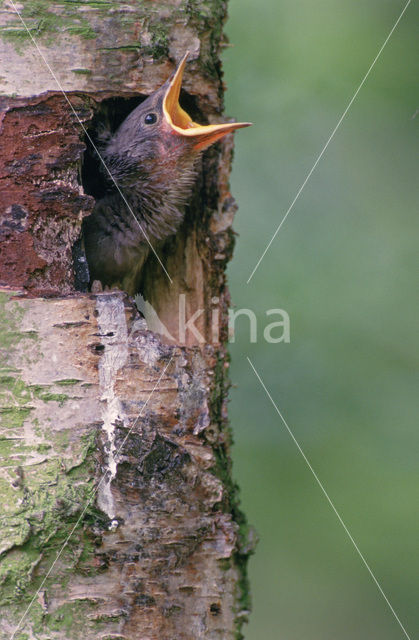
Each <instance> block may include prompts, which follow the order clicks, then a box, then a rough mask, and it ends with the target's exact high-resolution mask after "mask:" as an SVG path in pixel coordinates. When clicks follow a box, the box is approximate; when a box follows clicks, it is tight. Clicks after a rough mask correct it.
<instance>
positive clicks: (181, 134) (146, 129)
mask: <svg viewBox="0 0 419 640" xmlns="http://www.w3.org/2000/svg"><path fill="white" fill-rule="evenodd" d="M187 57H188V53H186V55H185V56H184V57H183V59H182V60H181V62H180V63H179V65H178V67H177V69H176V71H175V72H174V74H173V75H172V76H171V77H170V78H169V79H168V80H167V81H166V82H165V83H164V84H163V85H162V86H161V87H160V88H159V89H157V90H156V91H155V92H154V93H152V94H151V95H150V96H149V97H148V98H146V100H144V101H143V102H142V103H141V104H140V105H139V106H138V107H137V108H136V109H134V110H133V111H132V112H131V113H130V114H129V116H128V117H127V118H126V119H125V120H124V122H123V123H122V124H121V126H120V127H119V129H118V130H117V132H116V133H115V135H114V136H113V138H112V139H111V140H110V142H109V144H108V146H107V148H106V155H107V156H111V155H114V154H115V155H118V156H120V157H121V156H123V158H124V159H125V161H126V163H127V165H128V164H132V161H134V162H135V161H138V162H140V163H142V164H143V163H145V162H151V163H152V164H154V163H155V164H156V165H157V166H161V165H162V164H163V165H166V166H167V168H169V167H170V166H173V168H174V165H176V163H177V162H180V164H183V162H182V161H184V160H185V158H187V157H190V158H192V159H193V158H194V156H197V155H198V154H199V152H201V151H203V150H204V149H206V148H207V147H209V146H210V145H211V144H213V143H214V142H216V141H217V140H219V139H220V138H222V137H223V136H225V135H226V134H228V133H231V132H232V131H235V130H236V129H240V128H242V127H248V126H249V125H250V124H251V123H250V122H227V123H223V124H209V125H200V124H197V123H196V122H194V121H193V120H192V118H191V116H190V115H189V114H188V113H187V112H186V111H185V110H184V109H182V107H181V106H180V104H179V95H180V90H181V85H182V78H183V72H184V69H185V65H186V60H187ZM121 159H122V158H121Z"/></svg>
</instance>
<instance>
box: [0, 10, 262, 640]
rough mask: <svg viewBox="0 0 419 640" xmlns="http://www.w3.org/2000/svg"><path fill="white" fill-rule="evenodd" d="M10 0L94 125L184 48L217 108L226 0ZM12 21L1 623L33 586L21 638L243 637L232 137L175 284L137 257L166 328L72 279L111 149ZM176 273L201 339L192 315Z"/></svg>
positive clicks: (168, 252)
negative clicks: (93, 146)
mask: <svg viewBox="0 0 419 640" xmlns="http://www.w3.org/2000/svg"><path fill="white" fill-rule="evenodd" d="M17 6H18V8H19V10H21V11H22V15H23V18H24V19H25V21H27V23H28V26H29V27H30V29H31V33H32V34H33V36H34V37H35V38H36V40H37V43H38V44H39V46H40V48H41V50H42V53H43V54H44V55H45V58H46V60H47V61H48V63H49V64H50V66H51V67H52V68H53V70H54V72H55V74H56V76H57V78H58V79H59V81H60V83H61V85H62V87H63V88H64V89H65V91H66V92H68V95H69V99H70V100H71V103H72V105H73V108H74V109H75V111H76V113H77V115H78V117H79V118H80V119H81V121H82V122H83V123H84V125H85V126H86V128H88V129H89V131H90V132H91V135H93V136H95V134H96V132H97V130H98V127H99V125H100V123H101V121H105V120H108V121H109V122H110V123H111V126H116V125H117V124H118V122H119V121H120V120H121V119H122V118H123V117H124V116H125V115H126V114H127V113H128V112H129V110H130V109H131V108H132V107H133V106H135V105H136V104H138V101H139V99H140V98H141V97H144V96H145V95H146V94H149V93H150V92H151V91H153V90H154V89H156V88H157V87H158V86H159V85H160V84H161V83H162V82H163V81H164V80H165V79H166V78H167V76H168V75H169V73H170V72H171V71H172V70H173V68H174V65H175V63H176V61H178V60H179V59H180V57H181V56H182V55H183V53H184V52H185V50H186V49H189V50H190V51H191V62H190V63H189V64H188V70H187V73H186V75H185V80H184V88H185V93H184V95H183V100H184V103H185V105H187V107H188V110H189V111H191V112H192V115H193V116H194V117H195V119H198V120H200V121H201V122H205V121H216V120H217V118H218V117H219V114H220V113H221V111H222V81H221V72H220V64H219V57H218V55H219V49H220V45H221V42H222V24H223V20H224V17H225V3H224V2H221V1H216V0H211V1H209V0H208V1H206V2H204V1H196V2H194V1H192V0H190V1H186V0H173V1H172V2H169V1H168V2H161V3H154V2H144V3H139V2H134V1H132V0H131V1H128V2H125V3H123V4H121V3H114V2H105V1H104V0H95V1H94V2H93V1H92V2H90V1H89V0H86V1H85V2H64V1H63V2H62V3H50V2H47V1H39V0H38V1H37V2H29V1H27V2H23V3H19V4H18V5H17ZM0 23H1V24H0V57H1V59H2V60H7V64H3V65H2V70H1V77H0V89H1V93H2V97H1V98H0V100H1V107H2V110H1V113H0V118H1V120H0V147H1V150H2V152H1V159H0V192H1V194H2V195H1V201H0V239H1V247H0V284H1V285H2V286H3V288H2V290H1V291H0V429H1V430H0V447H1V464H2V466H1V473H0V495H1V503H2V505H3V506H2V507H1V510H0V536H1V537H0V638H2V639H3V638H4V639H6V638H7V639H9V638H10V637H11V635H12V633H13V632H14V631H15V629H16V627H17V625H18V623H19V621H20V620H21V618H22V616H23V614H24V613H25V611H26V610H27V607H28V605H29V603H30V602H31V600H32V598H33V597H34V595H35V594H36V598H35V600H34V602H33V604H32V606H31V607H30V609H29V611H28V612H27V614H26V617H25V619H24V620H23V621H22V623H21V624H20V625H19V628H18V630H17V631H16V634H15V636H14V637H15V638H19V639H20V640H24V639H25V640H26V639H29V638H36V639H40V640H41V639H45V640H46V639H47V638H48V639H52V638H57V639H63V638H66V639H68V640H72V639H73V638H74V639H75V638H84V639H89V638H92V639H93V638H95V639H96V638H102V640H105V639H108V640H111V639H113V640H116V639H121V640H122V639H123V638H124V639H129V640H131V639H132V640H134V639H140V640H174V639H175V638H176V639H177V640H181V639H182V640H196V639H200V638H208V639H211V640H215V639H217V640H221V639H233V638H240V637H241V634H240V628H241V624H242V622H243V620H244V619H245V615H246V610H247V608H248V607H247V585H246V577H245V575H246V574H245V565H246V556H247V553H248V552H249V550H250V543H249V540H248V535H247V532H246V525H245V522H244V520H243V517H242V515H241V513H240V511H239V510H238V508H237V497H236V492H235V487H234V485H233V483H232V480H231V469H230V462H229V446H230V433H229V429H228V426H227V422H226V420H227V414H226V394H227V389H228V380H227V374H226V372H227V369H228V356H227V353H226V348H225V340H226V318H225V313H226V309H227V306H228V303H229V298H228V291H227V289H226V286H225V273H224V270H225V265H226V262H227V261H228V259H229V258H230V256H231V251H232V246H233V233H232V231H231V222H232V218H233V215H234V211H235V206H234V201H233V200H232V198H231V196H230V194H229V191H228V173H229V164H230V156H231V149H232V141H231V140H227V141H226V142H225V143H223V144H222V145H217V147H215V148H213V149H210V150H209V151H208V152H207V153H206V154H205V156H204V158H203V163H202V165H203V166H202V171H201V174H200V177H199V179H198V181H197V187H196V190H195V193H194V196H193V199H192V201H191V204H190V206H189V207H188V211H187V214H186V218H185V222H184V224H183V226H182V228H181V229H180V231H179V233H178V234H177V236H176V237H174V238H172V239H171V240H170V241H169V242H168V243H167V245H166V246H165V247H163V248H162V250H161V257H162V259H163V261H164V263H165V266H166V268H167V270H168V271H169V273H170V275H171V277H172V280H173V282H172V284H170V282H169V281H168V279H167V277H166V276H165V274H164V272H163V271H162V269H161V267H160V265H158V263H156V261H155V260H153V259H151V260H150V261H149V263H148V264H147V265H146V268H145V271H144V279H143V285H142V294H143V296H144V298H145V299H146V300H147V301H148V303H151V305H152V307H153V308H154V309H155V311H156V312H157V313H158V315H159V318H160V320H161V321H162V322H164V324H165V325H166V327H167V328H168V330H169V332H170V333H171V335H172V336H173V337H174V340H172V341H171V342H172V344H167V337H166V338H162V337H161V336H160V335H158V334H156V333H155V332H152V331H151V330H150V325H149V326H148V327H147V325H146V323H145V320H144V319H143V318H142V317H141V316H140V314H139V313H138V311H137V310H136V308H135V306H134V305H133V302H132V300H130V299H129V298H128V297H127V296H126V295H125V294H124V293H122V292H112V293H103V294H96V295H93V294H92V295H90V294H82V293H77V292H76V291H75V290H74V289H75V285H74V282H75V280H74V269H73V262H72V249H73V245H74V242H75V241H76V240H77V238H78V237H79V234H80V227H81V221H82V219H83V217H84V216H85V215H88V214H89V213H90V212H91V210H92V208H93V204H94V199H93V197H92V196H91V195H89V194H91V193H93V192H94V189H93V188H92V184H93V182H94V179H92V178H91V175H92V172H93V174H94V172H95V166H94V163H95V162H96V161H95V159H94V157H93V155H92V154H91V153H90V152H89V150H86V144H85V143H86V140H85V136H84V132H83V130H82V129H81V127H80V124H79V123H78V122H77V119H76V118H75V116H74V114H73V113H72V111H71V109H70V107H69V104H68V102H67V101H66V99H65V97H64V96H63V95H62V93H60V91H59V89H58V88H57V86H56V83H55V81H54V79H53V78H52V76H51V73H50V72H49V71H48V69H47V67H46V66H45V63H44V62H43V61H42V58H40V56H39V54H38V52H37V51H36V49H35V48H34V46H33V44H32V43H31V42H30V41H29V40H28V38H27V37H26V36H25V32H24V31H23V27H22V25H21V23H20V22H19V19H18V18H17V16H16V15H15V14H14V12H13V10H12V8H11V6H10V5H9V4H8V3H7V2H3V3H2V4H0ZM89 154H90V155H89ZM83 167H84V168H83ZM179 294H184V296H185V297H184V298H182V301H183V302H182V304H184V306H185V311H186V320H188V318H190V317H191V316H192V315H193V314H194V313H195V312H197V311H198V312H199V318H198V320H197V321H196V322H195V326H196V327H197V329H198V330H199V332H200V334H201V336H202V338H203V339H201V337H200V335H198V334H197V332H193V331H190V330H187V331H186V333H185V334H184V335H183V334H182V331H179V315H182V314H183V310H182V311H180V310H179V309H180V305H179ZM150 308H151V307H150ZM145 315H146V317H147V313H145ZM73 529H74V530H73ZM70 534H71V537H70V538H69V541H68V543H67V544H66V545H65V546H64V547H63V544H64V542H65V541H66V539H67V537H68V536H69V535H70ZM60 549H62V552H61V553H60V554H59V555H58V559H57V560H56V563H55V565H54V567H53V569H52V571H51V573H50V574H49V575H48V577H47V579H46V581H45V583H43V580H44V578H45V576H46V575H47V572H48V570H49V568H50V567H51V565H52V563H53V562H54V560H55V558H57V553H59V552H60ZM41 585H42V588H41V589H40V591H39V593H37V590H38V589H39V587H40V586H41Z"/></svg>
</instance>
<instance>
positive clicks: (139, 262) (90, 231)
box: [79, 53, 251, 296]
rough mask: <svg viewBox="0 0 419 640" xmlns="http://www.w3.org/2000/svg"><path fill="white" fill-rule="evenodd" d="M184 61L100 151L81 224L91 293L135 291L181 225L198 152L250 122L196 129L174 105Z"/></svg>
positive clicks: (186, 114)
mask: <svg viewBox="0 0 419 640" xmlns="http://www.w3.org/2000/svg"><path fill="white" fill-rule="evenodd" d="M187 58H188V53H186V54H185V55H184V57H183V58H182V60H181V61H180V63H179V65H178V66H177V68H176V70H175V72H174V73H173V74H172V76H170V77H169V78H168V79H167V80H166V82H165V83H164V84H163V85H162V86H161V87H160V88H159V89H157V90H156V91H154V93H152V94H151V95H149V96H148V97H147V98H146V99H145V100H144V101H143V102H141V103H140V104H139V105H138V106H137V107H136V108H135V109H134V110H133V111H131V113H130V114H129V115H128V116H127V117H126V119H125V120H124V121H123V122H122V124H121V125H120V126H119V128H118V129H117V130H116V132H115V133H114V135H113V136H111V137H110V138H109V139H108V141H107V142H106V144H105V145H104V147H103V149H102V159H103V164H104V166H105V167H106V172H107V173H108V174H109V175H108V178H110V181H109V180H108V182H109V187H110V188H108V189H107V190H106V193H105V194H104V196H103V197H101V198H99V199H97V200H96V203H95V206H94V208H93V211H92V213H91V215H89V216H87V217H86V218H85V219H84V221H83V225H82V237H83V242H84V251H85V255H86V259H87V266H88V272H89V275H88V279H89V280H90V286H91V290H92V291H94V290H95V287H96V290H99V291H100V290H101V289H102V290H103V289H107V288H109V289H114V288H118V289H122V290H123V291H125V292H127V293H128V294H129V295H132V296H134V295H135V294H136V293H138V287H139V281H140V277H141V271H142V268H143V266H144V263H145V261H146V260H147V258H148V256H149V254H150V252H153V251H154V252H155V246H157V245H159V243H161V242H162V241H164V240H166V239H167V238H168V237H169V236H171V235H173V234H175V233H176V231H177V229H178V228H179V225H180V224H181V222H182V220H183V217H184V211H185V205H186V204H187V202H188V198H189V197H190V195H191V192H192V188H193V185H194V183H195V181H196V176H197V163H198V159H199V157H200V156H201V154H202V152H203V151H204V150H205V149H206V148H207V147H209V146H210V145H212V144H213V143H214V142H216V141H217V140H220V138H222V137H223V136H225V135H226V134H228V133H230V132H232V131H235V130H236V129H240V128H242V127H247V126H249V125H250V124H251V123H250V122H225V123H223V124H209V125H200V124H197V123H196V122H194V121H193V120H192V118H191V116H190V115H189V114H188V113H187V112H186V111H185V110H184V109H183V108H182V107H181V106H180V104H179V95H180V90H181V85H182V78H183V74H184V70H185V65H186V61H187ZM79 259H80V258H79ZM81 260H83V258H81ZM97 287H99V288H98V289H97Z"/></svg>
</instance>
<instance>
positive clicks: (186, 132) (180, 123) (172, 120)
mask: <svg viewBox="0 0 419 640" xmlns="http://www.w3.org/2000/svg"><path fill="white" fill-rule="evenodd" d="M188 55H189V53H188V52H187V53H186V54H185V55H184V56H183V58H182V60H181V62H180V63H179V66H178V68H177V69H176V72H175V74H174V75H173V77H172V79H171V80H170V82H169V86H168V88H167V91H166V94H165V96H164V98H163V113H164V116H165V118H166V121H167V122H168V123H169V125H170V126H171V128H172V130H173V131H174V132H176V133H178V134H179V135H181V136H184V137H186V138H190V139H191V141H192V143H193V147H194V148H195V149H196V150H197V151H199V150H202V149H205V148H206V147H208V146H209V145H210V144H213V142H216V141H217V140H219V139H220V138H222V137H223V136H225V135H226V134H227V133H230V132H231V131H235V130H236V129H241V128H242V127H249V126H250V125H251V124H252V123H251V122H226V123H224V124H208V125H200V124H197V123H196V122H194V121H193V120H192V118H191V117H190V115H189V114H187V113H186V111H184V110H183V109H182V107H181V106H180V104H179V94H180V88H181V86H182V77H183V71H184V69H185V64H186V60H187V57H188Z"/></svg>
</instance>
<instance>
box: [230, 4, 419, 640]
mask: <svg viewBox="0 0 419 640" xmlns="http://www.w3.org/2000/svg"><path fill="white" fill-rule="evenodd" d="M403 6H404V3H403V2H400V1H396V0H367V1H366V2H353V1H352V2H350V1H349V0H346V2H343V1H342V0H317V1H316V2H315V1H314V0H298V1H297V2H296V1H295V0H261V1H260V2H258V3H255V2H253V1H251V0H230V19H229V22H228V23H227V29H226V31H227V34H228V36H229V38H230V40H231V42H232V43H233V44H234V47H231V48H229V49H227V50H226V52H225V54H224V69H225V77H226V82H227V85H228V92H227V96H226V111H227V113H228V114H230V115H234V116H235V117H236V118H237V119H239V120H251V121H253V122H255V125H254V126H253V127H251V128H250V129H247V130H245V131H240V132H239V133H237V135H236V153H235V162H234V170H233V175H232V192H233V194H234V196H235V197H236V199H237V201H238V203H239V207H240V209H239V212H238V215H237V217H236V222H235V229H236V231H237V232H238V233H239V234H240V237H239V239H238V243H237V247H236V251H235V257H234V260H233V262H232V263H231V266H230V269H229V279H230V287H231V292H232V298H233V302H234V304H235V305H236V306H237V307H248V308H251V309H253V310H255V311H256V312H257V313H258V317H259V340H258V343H257V344H250V340H249V331H248V328H247V326H246V319H245V318H242V319H241V320H238V321H237V332H236V333H237V335H236V342H235V343H234V344H232V345H231V347H230V349H231V354H232V369H231V377H232V381H233V383H234V384H235V385H237V388H236V389H235V390H233V391H232V393H231V406H230V417H231V421H232V425H233V429H234V437H235V447H234V475H235V478H236V480H237V481H238V483H239V485H240V487H241V497H242V506H243V509H244V511H245V512H246V514H247V516H248V519H249V521H250V522H251V523H252V524H253V525H254V526H255V527H256V529H257V531H258V533H259V536H260V543H259V545H258V548H257V551H256V554H255V556H253V558H252V559H251V561H250V579H251V587H252V600H253V612H252V614H251V616H250V623H249V626H248V627H247V628H246V630H245V637H246V640H261V639H263V640H329V639H330V640H332V639H333V640H337V639H339V640H346V639H351V640H358V639H359V640H363V639H367V638H368V639H369V640H370V639H372V638H373V639H375V638H377V639H379V640H397V639H398V638H403V637H405V636H404V634H403V631H402V630H401V628H400V626H399V625H398V623H397V621H396V620H395V618H394V617H393V615H392V613H391V611H390V610H389V607H388V606H387V604H386V602H385V600H384V599H383V597H382V595H381V594H380V592H379V590H378V588H377V586H376V585H375V584H374V582H373V580H372V578H371V576H370V575H369V574H368V572H367V570H366V568H365V566H364V565H363V564H362V562H361V560H360V558H359V556H358V555H357V553H356V551H355V549H354V548H353V546H352V544H351V542H350V541H349V539H348V537H347V535H346V533H345V532H344V530H343V528H342V526H341V525H340V524H339V522H338V520H337V518H336V515H335V514H334V513H333V511H332V509H331V507H330V505H329V504H328V503H327V501H326V499H325V497H324V496H323V495H322V493H321V490H320V489H319V487H318V485H317V484H316V482H315V480H314V478H313V476H312V475H311V473H310V471H309V469H308V468H307V466H306V464H305V462H304V460H303V459H302V457H301V454H300V453H299V452H298V450H297V448H296V446H295V444H294V443H293V442H292V440H291V438H290V436H289V435H288V433H287V432H286V430H285V428H284V426H283V424H281V421H280V419H279V417H278V416H277V415H276V413H275V411H274V409H273V408H272V406H271V405H270V404H269V401H268V399H267V398H266V396H265V394H264V392H263V390H262V389H261V387H260V384H259V383H258V381H257V380H256V378H255V376H254V374H253V372H252V371H251V369H250V367H249V365H248V363H247V361H246V355H249V356H250V357H251V358H252V360H253V362H254V364H255V366H256V368H257V369H258V370H259V372H260V374H261V375H262V377H263V378H264V380H265V382H266V384H267V386H268V388H269V390H270V391H271V393H272V395H273V397H274V399H275V401H276V402H277V403H278V406H279V408H280V410H281V411H282V412H283V414H284V417H285V418H286V420H287V421H288V423H289V425H290V428H291V430H292V431H293V433H294V435H295V437H296V438H297V440H298V441H299V443H300V445H301V447H302V449H303V450H304V452H305V454H306V455H307V457H308V459H309V460H310V462H311V464H312V465H313V467H314V469H315V471H316V472H317V474H318V475H319V477H320V479H321V481H322V482H323V483H324V486H325V488H326V490H327V491H328V493H329V495H330V497H331V499H332V501H333V502H334V504H335V506H336V508H337V509H338V511H339V512H340V513H341V515H342V518H343V520H344V522H345V524H346V525H347V527H348V528H349V530H350V532H351V534H352V535H353V537H354V539H355V540H356V542H357V544H358V545H359V547H360V549H361V551H362V553H363V554H364V556H365V558H366V560H367V562H368V563H369V564H370V566H371V568H372V570H373V572H374V573H375V575H376V577H377V580H378V581H379V583H380V585H381V586H382V588H383V590H384V592H385V594H386V595H387V597H388V599H389V600H390V602H391V604H392V606H393V607H394V609H395V611H396V612H397V614H398V616H399V618H400V620H401V621H402V623H403V625H404V626H405V628H406V631H407V633H408V634H409V636H410V637H411V638H412V639H413V638H414V637H418V636H417V634H418V631H419V606H418V600H419V597H418V596H419V594H418V568H419V567H418V564H419V563H418V554H417V551H418V540H419V518H418V497H419V496H418V452H419V435H418V429H417V426H416V425H417V419H416V416H415V409H416V406H417V395H418V386H417V378H416V379H415V371H416V372H417V364H418V362H417V353H418V349H417V346H418V345H417V334H416V318H417V312H418V304H417V301H416V300H417V299H416V295H415V294H416V291H415V286H414V284H415V275H416V274H415V271H416V273H417V266H418V265H417V261H416V256H417V253H418V251H417V245H418V241H417V237H415V231H416V230H417V226H416V219H417V210H416V208H415V196H417V193H416V180H415V178H416V173H417V166H416V157H415V135H416V132H417V126H418V122H419V115H418V116H417V117H416V118H415V113H416V110H417V108H418V107H419V100H418V96H417V94H415V90H414V87H415V79H416V77H417V76H416V71H417V67H416V69H415V61H416V60H417V49H416V46H415V27H417V23H418V17H419V8H418V3H415V2H412V3H411V5H410V6H409V8H408V9H407V11H406V14H405V15H404V17H403V18H402V20H401V22H400V24H399V26H398V27H397V29H396V31H395V32H394V34H393V36H392V37H391V39H390V41H389V43H388V44H387V46H386V48H385V49H384V51H383V53H382V55H381V57H380V58H379V60H378V62H377V64H376V66H375V67H374V69H373V71H372V73H371V75H370V76H369V78H368V79H367V81H366V83H365V85H364V87H363V88H362V89H361V91H360V93H359V95H358V97H357V99H356V101H355V102H354V104H353V105H352V107H351V110H350V111H349V113H348V115H347V116H346V118H345V120H344V121H343V123H342V125H341V127H340V129H339V130H338V132H337V134H336V136H335V137H334V139H333V141H332V142H331V144H330V146H329V148H328V149H327V151H326V153H325V155H324V156H323V158H322V160H321V161H320V163H319V166H318V167H317V169H316V170H315V172H314V174H313V175H312V177H311V179H310V181H309V183H308V184H307V186H306V188H305V189H304V191H303V193H302V194H301V196H300V198H299V200H298V201H297V203H296V205H295V206H294V209H293V211H292V212H291V214H290V215H289V218H288V220H287V221H286V223H285V224H284V226H283V227H282V229H281V231H280V232H279V235H278V236H277V238H276V240H275V242H274V243H273V245H272V247H271V249H270V250H269V252H268V253H267V255H266V257H265V259H264V260H263V262H262V264H261V266H260V267H259V269H258V271H257V272H256V274H255V276H254V277H253V279H252V281H251V283H250V284H246V280H247V278H248V277H249V275H250V273H251V271H252V269H253V267H254V265H255V263H256V261H257V260H258V258H259V256H260V255H261V253H262V251H263V249H264V247H265V246H266V244H267V242H268V241H269V239H270V237H271V235H272V233H273V232H274V230H275V228H276V227H277V225H278V224H279V222H280V220H281V219H282V217H283V215H284V214H285V212H286V210H287V208H288V206H289V205H290V203H291V201H292V200H293V198H294V196H295V194H296V192H297V190H298V188H299V187H300V185H301V183H302V182H303V180H304V178H305V177H306V175H307V173H308V171H309V170H310V168H311V167H312V165H313V163H314V161H315V160H316V158H317V156H318V154H319V153H320V151H321V149H322V147H323V145H324V144H325V142H326V140H327V138H328V137H329V135H330V133H331V132H332V130H333V128H334V127H335V125H336V123H337V121H338V119H339V117H340V116H341V114H342V112H343V110H344V109H345V107H346V106H347V104H348V102H349V100H350V98H351V97H352V95H353V93H354V92H355V89H356V88H357V87H358V85H359V83H360V82H361V79H362V77H363V76H364V74H365V73H366V71H367V69H368V67H369V65H370V64H371V62H372V61H373V59H374V57H375V56H376V54H377V52H378V50H379V48H380V47H381V45H382V44H383V42H384V40H385V38H386V36H387V35H388V33H389V31H390V29H391V28H392V26H393V24H394V23H395V21H396V19H397V18H398V16H399V15H400V13H401V11H402V9H403ZM415 299H416V300H415ZM277 307H279V308H283V309H285V310H286V311H287V312H288V313H289V315H290V318H291V343H290V344H276V345H269V344H266V343H264V341H263V338H262V332H263V328H264V327H265V326H266V324H267V323H268V321H267V319H266V316H265V311H266V310H267V309H270V308H277Z"/></svg>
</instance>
